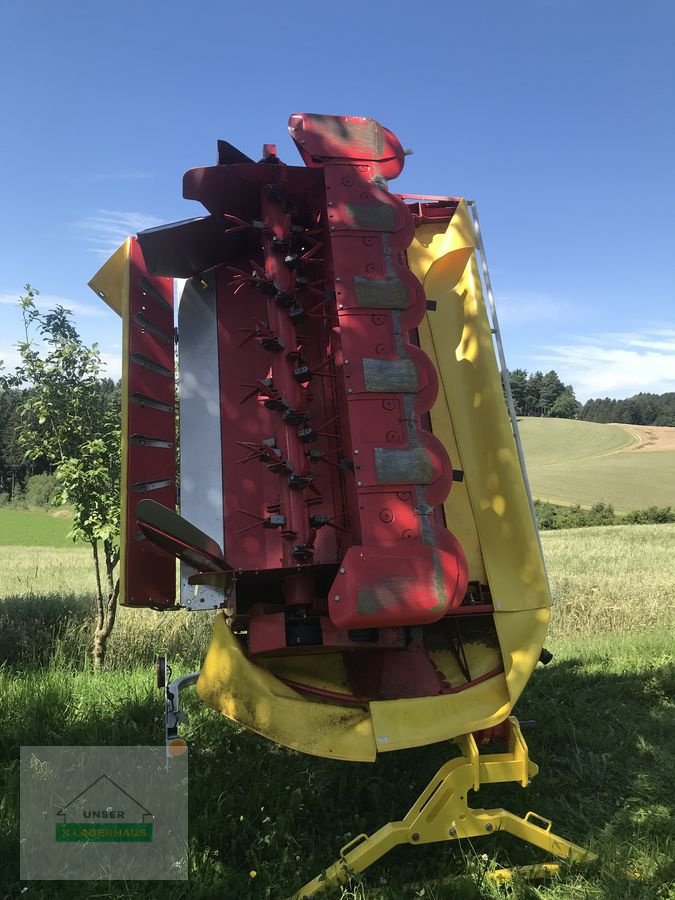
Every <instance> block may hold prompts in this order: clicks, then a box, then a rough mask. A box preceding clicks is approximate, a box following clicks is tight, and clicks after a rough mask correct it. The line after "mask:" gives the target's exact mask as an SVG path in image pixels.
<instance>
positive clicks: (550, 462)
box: [519, 418, 675, 512]
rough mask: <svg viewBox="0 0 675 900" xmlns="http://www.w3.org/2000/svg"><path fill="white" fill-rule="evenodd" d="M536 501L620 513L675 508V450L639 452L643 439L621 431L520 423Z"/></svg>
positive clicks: (592, 426)
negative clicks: (603, 505) (603, 506)
mask: <svg viewBox="0 0 675 900" xmlns="http://www.w3.org/2000/svg"><path fill="white" fill-rule="evenodd" d="M519 427H520V433H521V435H522V439H523V447H524V450H525V459H526V462H527V471H528V475H529V479H530V485H531V487H532V494H533V496H534V497H535V498H536V499H539V500H548V501H550V502H551V503H559V504H562V505H569V504H574V503H578V504H580V505H581V506H591V505H592V504H593V503H596V502H598V501H600V500H602V501H605V502H607V503H611V504H613V506H614V508H615V509H616V511H617V512H627V511H628V510H631V509H644V508H645V507H648V506H675V450H672V449H667V450H661V451H659V450H651V451H650V452H636V451H635V447H636V444H637V441H638V438H637V437H636V436H635V435H633V434H632V433H631V432H630V430H628V429H626V428H622V427H621V426H619V425H599V424H596V423H595V422H576V421H572V420H570V419H536V418H522V419H520V420H519Z"/></svg>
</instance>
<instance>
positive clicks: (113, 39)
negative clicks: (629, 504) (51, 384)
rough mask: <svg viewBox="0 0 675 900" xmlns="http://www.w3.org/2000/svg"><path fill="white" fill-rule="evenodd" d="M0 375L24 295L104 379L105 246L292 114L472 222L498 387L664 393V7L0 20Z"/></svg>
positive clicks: (113, 332)
mask: <svg viewBox="0 0 675 900" xmlns="http://www.w3.org/2000/svg"><path fill="white" fill-rule="evenodd" d="M0 33H2V34H3V37H4V40H3V49H2V53H1V54H0V85H1V86H2V87H1V89H0V128H1V133H0V210H1V211H2V215H1V216H0V359H2V358H4V359H5V361H6V364H8V365H10V366H11V364H12V361H13V359H15V353H14V351H13V349H12V348H13V345H14V344H15V342H16V340H18V339H19V337H20V329H19V314H18V311H17V309H16V308H15V307H14V305H13V304H14V299H15V298H16V297H17V296H18V294H19V293H20V291H21V288H22V286H23V284H24V283H25V282H26V281H30V282H31V283H32V284H33V285H34V286H36V287H38V288H39V289H40V291H41V292H42V300H43V301H44V302H45V303H46V304H49V303H50V302H52V303H53V302H61V303H63V305H65V306H69V307H71V308H72V309H73V311H74V313H75V315H76V318H77V323H78V325H79V327H80V330H81V332H82V334H83V336H84V337H85V338H86V339H87V340H89V341H93V340H98V341H99V343H100V345H101V348H102V350H103V352H104V354H105V358H106V359H107V360H109V363H110V370H111V373H112V374H116V373H118V372H119V353H120V327H119V321H118V320H117V319H116V317H115V316H114V315H113V314H112V313H110V312H108V311H107V309H106V307H104V306H103V305H102V304H101V303H100V302H99V301H97V299H96V297H95V296H94V294H93V293H91V291H90V290H89V289H88V288H87V286H86V284H87V281H88V279H89V278H90V277H91V275H92V274H93V273H94V272H95V271H96V269H97V268H98V267H99V266H100V265H101V264H102V262H103V261H104V259H105V258H106V256H107V255H108V253H109V252H111V251H112V250H113V249H114V248H115V246H117V245H118V244H119V243H121V241H122V240H123V239H124V237H125V236H126V234H128V233H131V232H135V231H136V230H138V229H140V228H144V227H149V226H151V225H155V224H159V223H162V222H169V221H175V220H177V219H182V218H188V217H190V216H193V215H200V214H201V207H200V206H199V205H198V204H195V203H193V202H191V201H186V200H183V199H182V198H181V178H182V174H183V172H184V171H185V170H186V169H188V168H190V167H192V166H197V165H204V164H211V163H213V162H214V161H215V148H216V140H217V139H218V138H225V139H227V140H229V141H230V142H231V143H234V144H235V145H237V146H239V147H241V149H243V150H244V151H246V152H247V153H249V154H251V155H252V156H256V155H257V154H258V153H259V150H260V147H261V145H262V144H263V142H270V143H274V142H276V143H277V145H278V147H279V151H280V155H281V156H282V158H284V159H285V160H286V161H287V162H291V163H294V164H296V163H299V156H297V154H296V151H295V149H294V147H293V145H292V143H291V141H290V138H289V137H288V135H287V132H286V123H287V118H288V116H289V114H290V113H292V112H302V111H307V112H325V113H338V114H348V115H364V116H372V117H373V118H375V119H378V120H379V121H380V122H382V123H383V124H385V125H387V126H388V127H389V128H391V129H392V130H393V131H394V132H395V133H396V134H397V135H398V137H399V138H400V139H401V142H402V143H403V145H404V146H405V147H410V148H412V149H413V151H414V155H413V156H411V157H409V158H408V159H407V161H406V168H405V171H404V173H403V175H402V176H401V177H400V178H399V179H397V181H395V182H393V183H392V189H393V190H400V191H408V192H411V193H424V192H427V193H433V194H446V193H447V194H450V195H458V196H467V197H472V198H474V199H475V200H476V201H477V203H478V208H479V211H480V215H481V223H482V227H483V233H484V236H485V240H486V246H487V252H488V258H489V262H490V267H491V274H492V280H493V284H494V287H495V294H496V297H497V301H498V312H499V314H500V319H501V322H502V330H503V335H504V342H505V347H506V353H507V360H508V363H509V366H510V367H511V368H515V367H517V366H520V367H524V368H527V369H529V370H534V369H537V368H541V369H544V370H547V369H549V368H555V369H556V370H557V371H558V372H559V374H560V375H561V377H562V378H563V380H564V381H566V382H572V384H574V386H575V387H576V388H577V394H578V396H579V397H580V398H581V399H582V400H583V399H586V398H587V397H589V396H598V395H602V396H604V395H609V396H626V395H628V394H630V393H633V392H635V391H638V390H655V391H658V392H661V391H666V390H675V315H674V313H673V310H674V304H673V299H674V297H673V295H674V292H675V288H674V285H675V215H674V214H673V200H674V194H675V191H674V188H675V165H674V163H673V160H675V125H674V124H673V109H674V108H675V102H674V101H675V54H674V53H673V46H674V45H675V4H673V3H672V2H671V0H644V2H643V3H641V4H636V3H628V2H625V0H614V2H609V0H593V2H588V0H512V2H510V3H506V2H504V0H481V2H473V3H461V4H460V3H458V2H455V0H445V2H438V0H431V2H426V3H424V4H415V3H406V4H403V3H399V2H397V0H391V2H387V3H384V2H381V0H375V2H368V0H361V2H359V3H354V2H349V0H345V2H339V3H327V4H319V3H316V2H305V0H301V2H294V0H289V2H287V3H285V4H281V3H270V2H268V0H258V2H256V3H252V2H246V3H244V2H241V0H220V2H199V0H194V2H192V3H185V2H182V3H176V2H172V0H164V2H157V0H146V2H140V0H135V2H133V3H132V2H128V0H116V2H115V3H114V4H113V3H94V2H90V3H85V2H84V0H82V2H79V3H75V2H72V0H71V2H69V0H62V2H59V3H54V2H53V0H42V2H38V0H3V2H0Z"/></svg>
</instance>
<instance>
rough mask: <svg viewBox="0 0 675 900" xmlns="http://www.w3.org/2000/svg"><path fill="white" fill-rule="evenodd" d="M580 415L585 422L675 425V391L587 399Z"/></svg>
mask: <svg viewBox="0 0 675 900" xmlns="http://www.w3.org/2000/svg"><path fill="white" fill-rule="evenodd" d="M580 417H581V418H582V419H585V420H586V421H587V422H621V423H624V424H627V425H675V393H672V392H670V393H667V394H647V393H640V394H634V395H633V396H632V397H627V398H626V399H625V400H614V399H611V398H610V397H604V398H602V399H599V398H598V399H593V400H588V401H587V402H586V403H584V406H583V409H582V410H581V416H580Z"/></svg>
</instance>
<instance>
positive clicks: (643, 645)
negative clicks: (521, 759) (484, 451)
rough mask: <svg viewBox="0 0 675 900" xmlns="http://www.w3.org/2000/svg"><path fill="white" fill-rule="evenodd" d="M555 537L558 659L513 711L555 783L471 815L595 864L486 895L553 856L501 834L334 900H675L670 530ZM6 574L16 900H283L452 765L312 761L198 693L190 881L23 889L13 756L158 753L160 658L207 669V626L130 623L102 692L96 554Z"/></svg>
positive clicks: (24, 563) (20, 563)
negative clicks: (121, 750) (497, 876)
mask: <svg viewBox="0 0 675 900" xmlns="http://www.w3.org/2000/svg"><path fill="white" fill-rule="evenodd" d="M542 537H543V544H544V551H545V554H546V558H547V563H548V568H549V574H550V579H551V584H552V588H553V594H554V598H555V608H554V616H553V623H552V628H551V633H550V635H549V639H548V640H547V646H549V647H550V649H551V650H552V651H553V652H554V653H555V659H554V662H553V663H552V664H551V665H549V666H547V667H546V668H541V669H539V670H538V671H537V672H536V674H535V676H534V677H533V679H532V681H531V683H530V684H529V685H528V688H527V690H526V691H525V693H524V695H523V697H522V699H521V701H520V702H519V704H518V707H517V709H516V712H517V714H518V715H519V716H520V717H521V718H523V719H535V720H537V722H538V723H539V727H538V728H537V729H536V730H535V731H533V732H530V733H528V735H527V739H528V743H529V745H530V749H531V753H532V758H533V759H534V760H535V761H536V762H537V763H539V764H540V766H541V772H540V774H539V776H538V777H537V778H536V779H535V780H534V781H533V783H532V786H531V787H530V788H529V789H528V790H527V791H523V790H522V789H520V788H517V787H515V786H503V787H496V786H495V787H493V788H488V789H485V788H484V789H483V790H482V791H481V793H480V795H479V797H478V798H477V802H478V804H479V805H486V806H491V805H495V806H497V805H504V806H506V807H507V808H509V809H511V810H512V811H514V812H516V813H519V814H521V815H523V814H524V813H525V812H526V811H527V810H529V809H533V810H536V811H537V812H538V813H539V814H541V815H543V816H547V817H549V818H551V819H553V820H554V824H555V827H556V830H557V831H558V832H559V833H561V834H563V835H564V836H566V837H568V838H570V839H571V840H574V841H576V842H578V843H581V844H584V845H588V846H590V847H591V848H592V849H593V850H595V851H596V852H599V853H600V856H601V860H600V862H599V863H598V864H597V865H594V866H593V867H591V868H589V869H588V870H579V871H578V872H570V873H567V874H566V876H565V878H564V879H563V880H561V881H554V882H550V883H547V884H540V885H529V886H528V885H525V884H516V885H515V886H514V887H513V889H512V890H510V892H509V891H508V890H507V889H505V888H496V887H494V886H491V885H490V884H489V882H487V881H486V880H485V872H486V869H489V868H490V867H495V866H503V865H507V864H509V863H511V864H524V863H528V862H532V861H534V860H541V859H542V854H541V853H538V852H537V851H532V850H531V849H529V848H527V847H526V846H524V845H521V844H519V843H518V842H516V841H513V840H510V839H509V838H508V837H507V836H504V835H492V836H490V837H489V838H486V839H485V840H477V841H475V842H462V844H461V845H448V846H447V847H443V848H436V849H433V848H412V847H405V848H400V849H399V850H397V851H396V852H394V853H392V854H390V855H389V856H388V857H387V858H386V859H385V860H383V861H382V862H381V863H380V864H378V865H377V866H375V867H373V869H372V870H371V872H370V873H369V874H368V876H367V878H366V879H365V880H364V881H363V883H360V884H356V885H354V886H353V888H352V889H350V891H348V892H347V891H345V892H344V893H342V892H340V891H337V892H335V893H333V894H332V895H331V894H327V895H325V896H326V897H327V898H328V897H331V898H332V897H334V898H340V897H342V900H361V898H369V900H370V898H372V900H375V898H380V900H407V898H410V900H413V898H418V897H424V898H425V900H451V898H452V900H488V898H490V900H492V898H497V897H500V898H506V897H510V898H514V900H519V898H523V900H525V898H528V900H535V898H536V900H566V898H571V900H576V898H578V900H622V898H629V900H632V898H644V900H675V819H674V816H673V794H674V792H675V774H674V773H675V700H674V698H675V659H674V649H673V648H674V640H673V638H674V636H675V554H673V553H672V552H671V548H672V545H673V540H674V539H675V525H659V526H652V525H642V526H624V527H621V528H587V529H582V530H579V531H564V532H548V533H546V534H544V535H543V536H542ZM0 572H2V573H3V577H2V578H1V579H0V656H1V657H4V658H5V660H6V663H5V666H4V668H3V669H0V700H1V702H2V710H3V734H4V738H5V740H4V741H3V744H2V747H1V748H0V897H2V898H5V897H8V898H10V897H11V898H14V897H17V898H18V897H28V898H30V897H34V898H40V900H51V898H64V900H70V898H74V900H85V898H94V897H96V898H114V900H118V898H119V900H122V898H139V900H140V898H156V900H159V898H168V900H188V898H190V900H192V898H196V900H199V898H205V900H211V898H213V900H216V898H218V900H229V898H246V900H249V898H250V900H257V898H261V900H263V898H264V900H267V898H270V900H274V898H280V900H281V898H284V897H287V896H288V895H289V894H290V893H291V892H292V890H293V889H294V888H295V887H297V886H298V885H299V884H302V883H303V882H304V881H306V880H308V879H309V878H310V877H312V876H314V875H315V874H316V873H317V872H318V871H320V870H321V868H322V867H323V866H325V865H327V864H328V863H330V862H331V861H332V860H333V859H334V857H335V854H336V850H337V848H338V847H339V846H341V845H342V844H344V843H345V842H346V841H347V840H349V839H350V837H351V836H353V835H355V834H358V833H360V832H361V831H366V832H370V831H372V830H374V829H376V828H377V827H378V826H379V825H381V824H382V823H383V822H384V821H386V820H388V819H389V818H398V817H399V816H400V815H401V814H403V813H404V812H405V811H406V809H407V807H408V805H409V804H410V803H411V802H412V801H413V799H414V798H415V796H416V794H417V793H418V792H419V790H420V789H421V787H422V786H423V785H424V784H425V783H426V781H427V780H428V779H429V777H430V776H431V775H432V774H433V772H434V771H435V769H436V767H437V766H438V765H439V764H440V763H442V762H443V761H444V759H445V758H446V756H447V754H448V750H449V748H448V747H447V746H444V745H437V746H434V747H428V748H425V749H421V750H415V751H406V752H403V753H395V754H385V755H384V756H383V757H382V758H381V759H380V760H379V761H378V763H377V764H376V765H374V766H369V765H356V764H348V763H338V762H335V761H329V760H321V759H314V758H310V757H306V756H302V755H300V754H297V753H294V752H292V751H287V750H284V749H282V748H279V747H275V746H273V745H270V744H269V743H267V742H265V741H264V740H262V739H259V738H257V737H256V736H255V735H252V734H249V733H247V732H244V731H243V730H241V729H240V728H238V727H235V726H233V725H231V724H229V723H228V722H227V721H226V720H225V719H223V718H222V717H220V716H218V715H217V714H216V713H214V712H213V711H211V710H209V709H208V708H206V707H204V706H202V705H201V704H199V703H198V701H197V700H196V698H195V697H194V695H193V696H190V693H189V692H188V694H187V695H186V696H187V698H188V705H187V708H188V712H189V713H190V722H189V724H188V727H187V730H186V732H185V737H186V738H187V740H188V742H189V744H190V754H191V756H190V799H189V804H190V881H189V882H187V883H185V884H181V883H178V884H176V883H172V884H157V883H141V882H130V883H127V884H123V883H112V884H106V883H103V884H100V885H96V884H94V883H78V882H63V883H61V882H44V883H43V882H26V883H21V882H19V881H18V878H17V876H18V850H17V847H18V832H17V829H18V764H17V758H18V750H19V747H20V746H21V745H41V744H45V743H46V744H56V745H59V744H75V745H76V744H103V745H118V744H122V745H123V744H143V743H151V744H156V743H159V742H161V739H162V722H161V712H162V710H161V700H160V695H159V692H158V691H157V690H156V688H155V687H154V673H153V671H152V664H151V663H152V659H153V657H154V655H155V654H156V653H157V652H160V651H162V650H168V652H169V655H170V657H171V658H172V660H173V662H174V666H175V668H174V672H175V674H178V673H180V672H188V671H192V670H194V669H195V668H198V667H199V665H200V662H201V658H202V655H203V650H204V647H205V646H206V643H207V641H208V637H209V633H210V620H211V614H204V613H202V614H199V615H194V614H193V615H191V616H190V615H188V614H187V613H171V614H166V615H161V614H156V613H153V612H150V611H147V612H145V611H136V610H120V616H119V621H118V626H117V628H116V632H115V634H114V636H113V638H112V641H111V648H110V656H109V668H108V670H107V671H106V672H105V673H104V674H103V676H102V677H101V678H100V679H97V680H93V679H92V678H91V677H90V676H89V674H88V673H87V672H86V671H84V668H85V666H86V665H87V660H88V650H89V632H90V624H89V613H90V604H91V600H90V597H91V593H90V591H91V586H92V585H91V574H90V571H89V557H88V553H87V552H86V550H82V549H81V548H79V549H75V550H69V551H65V552H64V551H58V550H56V549H53V548H52V549H50V548H45V549H42V550H35V549H31V548H16V547H1V548H0ZM8 572H9V573H10V574H9V576H8V577H6V576H5V573H8ZM262 773H264V774H262ZM484 854H485V855H486V856H485V858H484V856H483V855H484ZM251 871H255V872H256V873H257V875H256V877H255V878H251V877H250V874H249V873H250V872H251ZM631 872H639V873H640V877H639V878H638V879H635V878H633V877H629V873H631ZM448 878H450V879H451V880H450V881H449V882H448V883H443V879H448ZM24 888H27V890H26V891H25V892H24V893H22V891H23V890H24Z"/></svg>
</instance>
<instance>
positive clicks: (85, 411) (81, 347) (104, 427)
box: [3, 284, 120, 671]
mask: <svg viewBox="0 0 675 900" xmlns="http://www.w3.org/2000/svg"><path fill="white" fill-rule="evenodd" d="M25 291H26V294H25V296H23V297H21V298H20V300H19V305H20V307H21V310H22V313H23V322H24V328H25V340H23V341H21V342H20V343H19V344H18V345H17V347H18V350H19V355H20V357H21V365H20V366H19V367H18V368H17V369H16V371H15V372H14V374H13V375H9V376H5V377H4V378H3V382H4V385H5V387H10V388H11V387H15V388H16V387H30V388H31V390H30V391H26V393H25V394H24V395H23V400H22V403H21V406H20V426H19V442H20V443H21V445H22V446H23V447H24V448H25V453H26V457H27V458H28V459H30V460H44V461H46V462H47V463H48V464H49V466H50V467H51V468H52V470H53V472H54V474H55V475H56V478H57V480H58V485H59V493H58V500H59V501H60V502H61V503H68V504H69V505H70V506H72V508H73V511H74V522H73V528H72V531H71V536H72V537H73V539H74V540H76V541H83V542H86V543H88V544H89V545H90V546H91V549H92V556H93V564H94V571H95V574H96V597H95V627H94V636H93V664H94V669H95V670H96V671H98V670H100V669H101V667H102V666H103V663H104V661H105V653H106V646H107V641H108V637H109V636H110V633H111V632H112V629H113V626H114V624H115V616H116V613H117V599H118V596H119V576H116V574H115V570H116V567H117V563H118V561H119V527H120V526H119V508H120V412H119V403H118V395H117V394H116V392H111V391H110V390H109V386H107V385H105V384H102V382H101V378H100V375H101V355H100V352H99V349H98V346H97V345H96V344H92V346H91V347H89V346H87V345H85V344H84V343H83V341H82V339H81V338H80V335H79V334H78V332H77V329H76V328H75V326H74V325H73V323H72V321H71V313H70V312H69V310H67V309H64V308H63V307H62V306H57V307H55V308H54V309H53V310H51V311H50V312H47V313H41V312H40V311H39V310H38V308H37V306H36V304H35V298H36V296H37V295H38V291H36V290H35V289H34V288H32V287H31V286H30V285H29V284H27V285H26V287H25ZM36 337H37V338H38V342H36V340H35V338H36Z"/></svg>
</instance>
